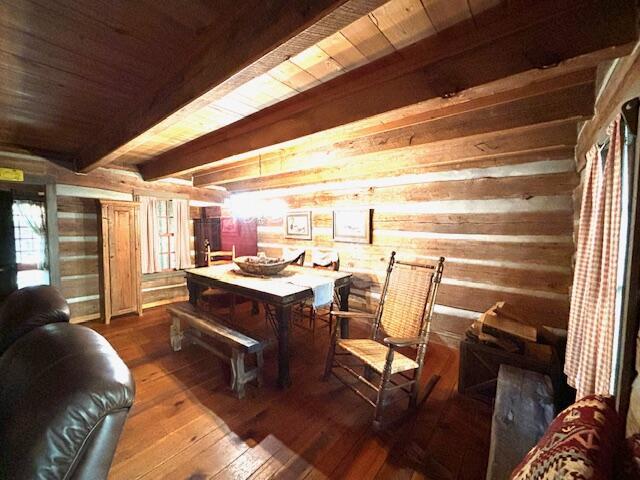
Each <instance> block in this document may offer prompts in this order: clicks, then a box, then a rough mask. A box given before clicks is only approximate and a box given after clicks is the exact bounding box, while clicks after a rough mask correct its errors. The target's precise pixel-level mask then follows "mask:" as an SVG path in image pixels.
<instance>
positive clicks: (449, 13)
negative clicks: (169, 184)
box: [114, 0, 498, 165]
mask: <svg viewBox="0 0 640 480" xmlns="http://www.w3.org/2000/svg"><path fill="white" fill-rule="evenodd" d="M497 3H498V2H497V1H496V0H488V1H472V2H470V3H467V2H466V1H464V0H463V1H455V2H452V1H450V0H447V1H443V0H438V1H430V2H424V3H423V2H421V0H391V1H389V2H388V3H385V4H384V5H382V6H380V7H379V8H377V9H376V10H374V11H373V12H371V13H370V14H368V15H365V16H362V17H361V18H359V19H357V20H356V21H354V22H353V23H350V24H349V25H347V26H345V27H344V28H343V29H342V30H340V31H338V32H335V33H334V34H332V35H329V36H327V37H326V38H323V39H321V40H320V41H318V42H316V43H315V44H313V45H311V46H310V47H309V48H307V49H305V50H303V51H302V52H300V53H298V54H297V55H293V56H291V57H290V58H288V59H286V60H285V61H283V62H281V63H279V64H278V65H277V66H275V67H274V68H272V69H270V70H269V71H267V72H265V73H264V74H261V75H258V76H255V77H253V78H251V79H250V80H248V81H247V82H246V83H244V84H242V85H241V86H239V87H238V88H236V89H235V90H232V91H231V92H229V93H228V94H227V95H224V96H222V98H219V99H217V100H216V99H214V100H208V99H209V98H210V96H209V97H207V98H201V99H199V103H200V104H201V105H202V106H201V108H198V109H196V110H195V111H194V112H193V113H191V114H190V115H188V116H187V117H183V118H182V119H179V120H176V116H172V117H169V118H167V119H166V120H165V121H163V122H162V123H160V124H158V125H157V126H156V127H155V128H154V129H153V130H152V131H149V132H146V133H145V134H143V135H141V136H139V137H138V138H136V139H134V140H133V141H131V142H129V143H128V144H127V145H124V146H123V147H122V148H121V149H119V151H120V152H122V153H121V155H120V156H118V157H117V159H116V160H115V162H114V164H116V165H136V164H140V163H142V162H144V161H146V160H149V159H151V158H153V157H155V156H157V155H159V154H160V153H163V152H165V151H167V150H170V149H172V148H174V147H176V146H177V145H180V144H183V143H186V142H188V141H190V140H193V139H195V138H198V137H200V136H202V135H204V134H207V133H210V132H213V131H215V130H218V129H219V128H221V127H224V126H226V125H229V124H232V123H234V122H236V121H238V120H240V119H242V118H245V117H247V116H248V115H251V114H254V113H256V112H258V111H261V110H263V109H265V108H267V107H269V106H271V105H274V104H276V103H278V102H281V101H282V100H285V99H287V98H290V97H294V96H295V95H297V94H298V93H300V92H303V91H307V90H309V89H311V88H313V87H316V86H318V85H320V84H323V83H325V82H327V81H329V80H331V79H333V78H336V77H338V76H340V75H342V74H344V73H345V72H348V71H351V70H353V69H355V68H357V67H360V66H362V65H365V64H367V63H370V62H372V61H374V60H377V59H379V58H381V57H384V56H386V55H389V54H391V53H393V52H396V51H398V50H399V49H401V48H403V47H406V46H407V45H410V44H412V43H414V42H416V41H418V40H421V39H423V38H425V37H427V36H431V35H433V34H435V33H436V32H438V31H441V30H444V29H446V28H447V27H449V26H451V25H452V24H454V23H456V22H458V21H461V20H467V19H471V18H472V16H473V14H474V12H475V14H478V13H480V12H481V11H482V10H484V9H486V8H488V7H490V6H492V5H495V4H497Z"/></svg>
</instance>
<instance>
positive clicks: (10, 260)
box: [0, 184, 51, 301]
mask: <svg viewBox="0 0 640 480" xmlns="http://www.w3.org/2000/svg"><path fill="white" fill-rule="evenodd" d="M45 191H46V189H45V186H44V185H15V184H7V185H4V184H3V185H2V186H0V242H1V243H2V248H1V249H0V301H1V300H2V299H4V298H5V297H6V296H7V295H9V294H10V293H11V292H12V291H14V290H16V289H18V288H24V287H29V286H34V285H48V284H50V283H51V280H50V273H49V272H50V268H49V249H48V241H47V237H48V236H47V216H46V213H47V212H46V198H45Z"/></svg>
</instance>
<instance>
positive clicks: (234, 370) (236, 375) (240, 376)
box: [231, 349, 246, 398]
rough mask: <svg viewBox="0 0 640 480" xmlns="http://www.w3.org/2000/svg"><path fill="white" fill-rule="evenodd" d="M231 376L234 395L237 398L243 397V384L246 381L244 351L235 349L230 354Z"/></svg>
mask: <svg viewBox="0 0 640 480" xmlns="http://www.w3.org/2000/svg"><path fill="white" fill-rule="evenodd" d="M231 377H232V380H231V381H232V388H233V390H234V391H235V392H236V395H238V398H244V394H245V388H244V384H245V383H246V378H245V372H244V353H242V352H239V351H238V350H235V349H234V350H233V353H232V355H231Z"/></svg>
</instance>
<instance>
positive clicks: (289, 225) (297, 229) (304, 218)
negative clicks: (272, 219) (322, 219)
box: [284, 211, 311, 240]
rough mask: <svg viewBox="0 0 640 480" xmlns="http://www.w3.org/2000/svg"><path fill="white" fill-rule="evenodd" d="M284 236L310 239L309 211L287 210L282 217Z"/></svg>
mask: <svg viewBox="0 0 640 480" xmlns="http://www.w3.org/2000/svg"><path fill="white" fill-rule="evenodd" d="M284 236H285V238H297V239H298V240H311V212H310V211H308V212H289V213H287V214H286V215H285V219H284Z"/></svg>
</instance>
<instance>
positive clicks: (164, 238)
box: [158, 200, 177, 270]
mask: <svg viewBox="0 0 640 480" xmlns="http://www.w3.org/2000/svg"><path fill="white" fill-rule="evenodd" d="M158 233H159V235H160V252H159V254H158V256H159V260H160V269H161V270H172V269H175V268H177V261H176V217H175V211H174V206H173V202H172V201H171V200H159V201H158Z"/></svg>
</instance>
